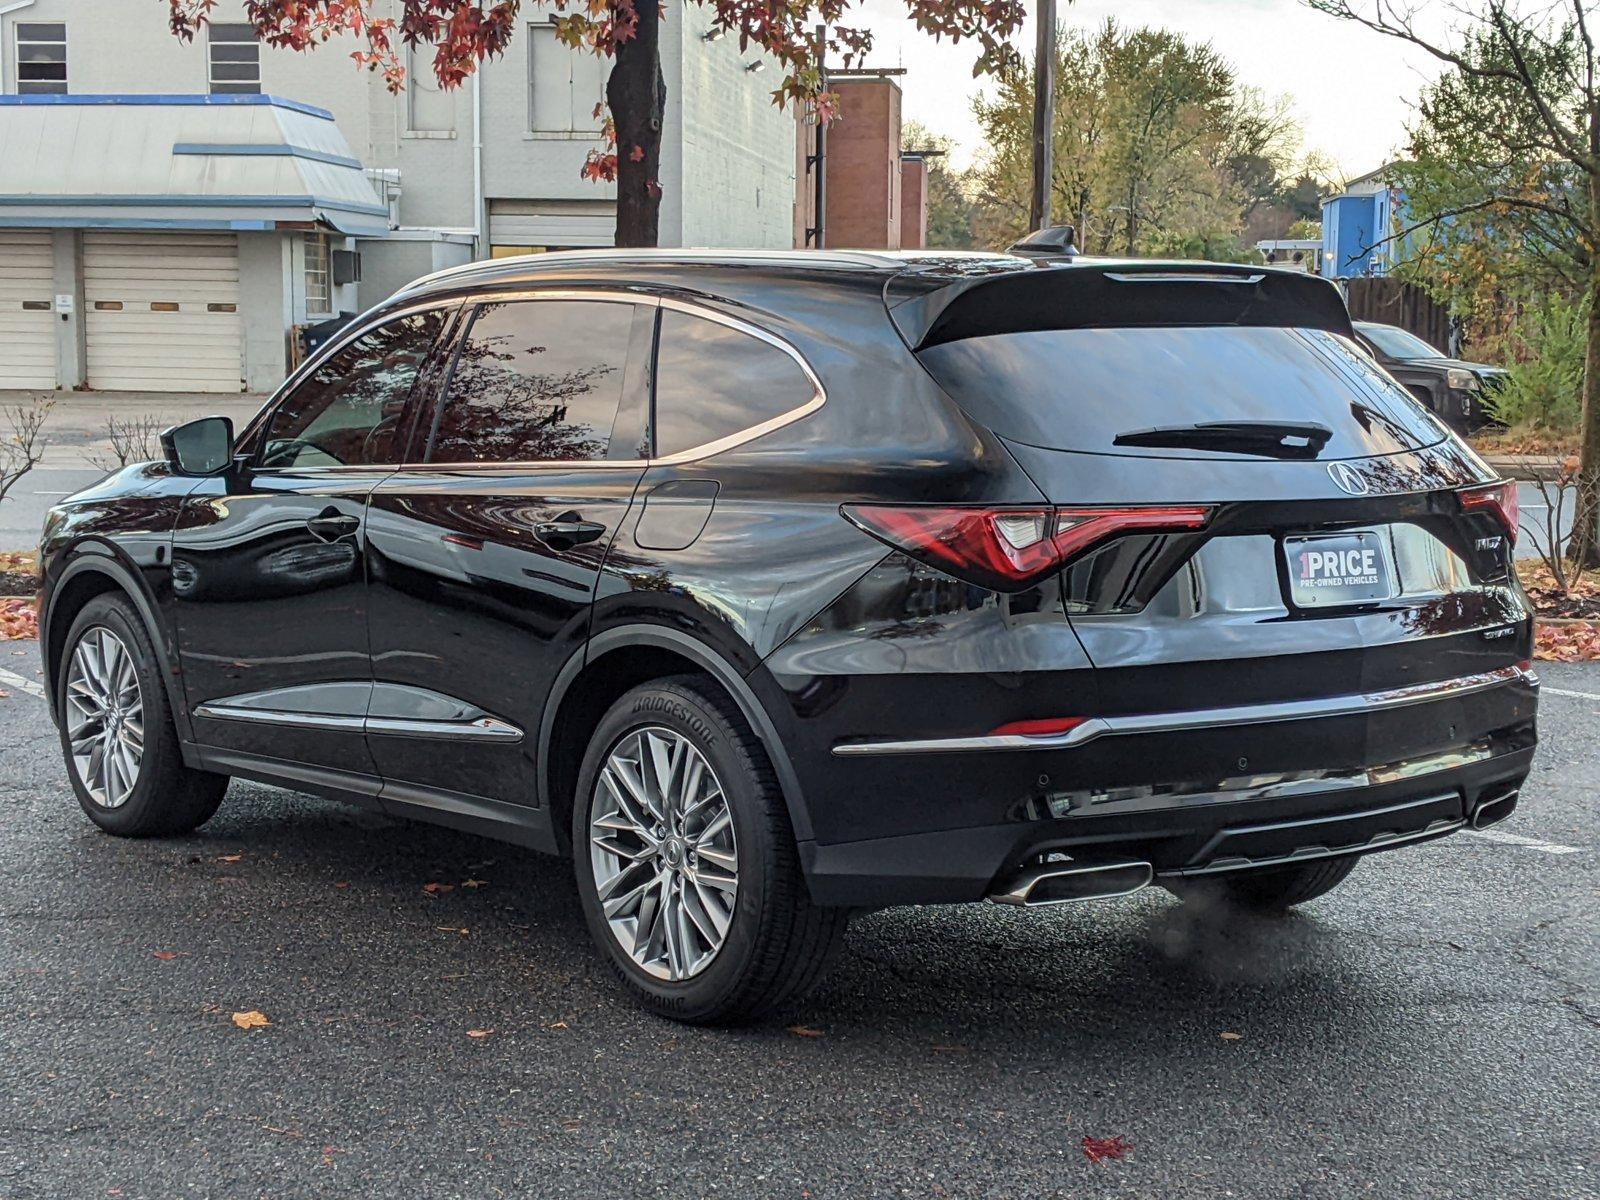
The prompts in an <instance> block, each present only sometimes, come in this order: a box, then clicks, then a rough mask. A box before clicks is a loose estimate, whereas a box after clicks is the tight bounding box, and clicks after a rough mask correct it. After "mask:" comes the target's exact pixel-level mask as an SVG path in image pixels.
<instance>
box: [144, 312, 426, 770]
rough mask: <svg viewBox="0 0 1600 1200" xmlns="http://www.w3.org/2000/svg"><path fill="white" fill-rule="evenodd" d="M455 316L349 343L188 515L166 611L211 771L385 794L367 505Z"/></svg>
mask: <svg viewBox="0 0 1600 1200" xmlns="http://www.w3.org/2000/svg"><path fill="white" fill-rule="evenodd" d="M451 313H452V310H451V309H446V308H424V309H419V310H416V311H413V312H410V313H407V314H404V315H401V316H398V317H393V318H390V319H388V320H386V321H383V322H382V323H379V324H376V325H373V326H370V327H368V328H367V329H365V330H363V331H361V332H359V333H358V334H356V335H355V336H354V337H352V338H350V339H349V340H348V341H346V342H345V343H344V344H343V345H342V346H341V347H340V348H339V349H337V350H335V351H334V353H333V354H331V355H330V356H328V357H327V358H325V359H323V360H322V362H321V363H320V365H318V366H317V367H315V368H314V369H312V370H311V371H310V372H309V373H308V374H307V375H306V376H304V377H303V378H302V379H300V380H298V381H297V382H296V383H294V384H293V385H292V386H291V387H290V388H289V389H288V390H287V391H286V392H285V394H284V395H283V396H282V397H281V398H280V399H279V400H278V401H276V402H275V405H274V406H273V407H272V409H271V410H270V411H269V412H267V413H265V414H263V416H262V417H261V418H258V420H257V421H256V423H255V425H254V426H253V427H252V429H251V430H250V431H249V432H248V433H247V434H246V437H245V439H244V443H243V445H242V447H241V449H242V451H243V450H244V449H245V448H246V447H247V448H248V454H249V457H248V459H242V460H241V462H240V464H239V465H238V466H237V467H236V468H235V469H234V470H232V471H230V472H229V473H228V474H226V475H222V476H218V477H216V478H212V479H206V480H203V481H202V482H201V483H200V485H199V486H198V487H196V488H195V489H194V491H193V492H191V493H190V495H189V497H188V498H187V499H186V500H185V501H184V505H183V508H182V510H181V512H180V514H179V518H178V522H177V528H176V532H175V534H174V538H173V548H172V590H173V608H172V611H173V619H174V622H175V624H176V628H177V634H178V648H179V661H180V664H181V668H182V670H181V675H182V679H183V685H184V690H185V695H186V697H187V700H188V703H189V708H190V711H191V715H192V717H193V722H194V734H195V740H196V741H197V742H199V743H200V744H201V745H202V746H203V747H205V751H204V754H205V757H206V758H207V761H208V762H209V763H210V764H211V765H213V766H215V767H216V768H217V769H232V770H236V771H238V772H239V773H246V774H247V773H248V772H249V769H250V766H251V764H252V762H253V761H258V760H262V759H269V760H273V762H272V766H273V767H274V769H276V770H278V771H279V772H280V773H284V774H290V775H299V776H301V777H302V778H303V779H304V781H305V783H306V784H307V785H308V786H313V787H314V786H316V785H318V784H319V783H321V784H326V785H328V786H334V787H340V786H343V787H350V788H353V789H355V790H357V791H363V790H364V791H368V792H372V793H374V794H375V793H376V791H377V786H376V778H375V775H376V773H375V771H374V768H373V764H372V760H371V758H370V756H369V755H368V754H367V751H366V741H365V737H364V721H365V717H366V709H367V705H368V701H369V697H370V693H371V689H372V668H371V660H370V656H369V653H368V646H367V604H366V577H365V574H366V566H365V553H364V552H365V547H366V543H367V529H366V504H367V497H368V494H369V493H370V492H371V491H372V489H373V487H374V486H375V485H376V484H377V483H378V482H379V481H380V480H382V479H384V478H386V477H387V476H388V475H390V474H391V473H392V472H393V471H394V470H395V468H396V466H397V465H398V464H399V462H400V461H401V459H402V458H403V456H404V449H405V444H406V442H407V439H408V437H409V435H410V432H411V424H412V422H413V420H414V417H415V407H414V405H415V404H419V403H421V399H422V397H421V394H420V393H421V391H422V390H423V389H421V388H419V387H417V386H416V384H417V379H418V376H419V373H420V372H421V369H422V366H423V364H424V363H425V361H426V360H427V358H428V355H429V353H430V352H431V350H432V348H433V346H434V344H435V342H436V341H437V340H438V339H439V337H440V335H441V334H442V332H443V329H444V327H445V325H446V324H447V323H448V320H449V318H450V316H451ZM414 393H415V396H414ZM289 764H294V765H293V766H290V765H289Z"/></svg>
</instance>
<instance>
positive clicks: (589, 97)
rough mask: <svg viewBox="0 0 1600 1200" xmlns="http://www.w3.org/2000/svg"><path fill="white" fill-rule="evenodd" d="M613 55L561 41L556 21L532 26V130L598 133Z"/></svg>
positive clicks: (530, 79) (529, 118) (530, 109)
mask: <svg viewBox="0 0 1600 1200" xmlns="http://www.w3.org/2000/svg"><path fill="white" fill-rule="evenodd" d="M611 62H612V60H611V59H609V58H601V57H599V56H597V55H594V54H589V53H586V52H584V51H580V50H573V49H571V48H569V47H567V46H563V45H562V44H561V42H560V41H559V40H557V38H556V31H555V27H554V26H553V25H550V24H547V23H543V22H536V23H534V24H531V25H529V26H528V128H529V129H530V130H532V131H533V132H534V133H599V132H600V126H601V120H602V118H600V117H598V116H596V115H595V107H596V105H599V104H602V103H604V101H605V98H606V73H607V72H608V71H609V70H610V68H611Z"/></svg>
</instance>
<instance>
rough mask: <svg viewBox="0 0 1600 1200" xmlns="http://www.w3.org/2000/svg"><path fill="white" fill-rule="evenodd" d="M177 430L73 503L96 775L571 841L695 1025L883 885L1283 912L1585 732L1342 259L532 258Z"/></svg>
mask: <svg viewBox="0 0 1600 1200" xmlns="http://www.w3.org/2000/svg"><path fill="white" fill-rule="evenodd" d="M164 440H165V446H166V451H167V460H166V461H165V462H160V463H151V464H146V465H142V466H134V467H129V468H127V469H125V470H123V471H120V472H118V473H117V474H115V475H112V476H111V477H109V478H107V479H106V480H104V481H103V482H101V483H99V484H97V485H96V486H94V487H92V488H90V489H89V490H87V491H85V492H82V493H80V494H78V495H76V496H74V497H72V498H71V499H70V500H67V501H65V502H64V503H62V504H61V505H60V506H59V507H58V508H56V509H55V510H53V511H52V513H51V515H50V517H49V521H48V524H47V527H46V529H45V534H44V553H43V562H44V569H45V574H46V590H45V596H44V603H43V641H44V646H45V655H46V666H47V675H48V679H49V685H50V689H51V694H52V696H53V706H54V710H55V713H56V717H57V720H58V722H59V725H60V728H61V741H62V746H63V748H64V750H65V753H66V758H67V766H68V774H69V777H70V779H71V781H72V786H73V788H74V790H75V791H76V793H77V796H78V799H79V801H80V802H81V804H82V805H83V808H84V809H85V811H86V812H87V813H88V814H89V816H90V817H91V818H92V819H93V820H94V821H95V822H96V823H97V824H98V825H100V826H101V827H102V828H104V829H106V830H108V831H110V832H113V833H118V834H124V835H132V836H139V835H154V834H176V833H182V832H185V831H188V830H191V829H193V828H195V827H196V826H198V825H199V824H200V823H201V822H203V821H205V820H206V819H207V817H209V816H210V815H211V813H212V812H213V811H215V809H216V807H217V805H218V803H219V802H220V800H221V799H222V795H223V791H224V789H225V788H226V786H227V780H228V778H229V777H230V776H241V777H246V778H251V779H257V780H264V781H268V782H271V783H275V784H282V785H285V786H288V787H293V788H299V789H302V790H309V791H314V792H319V793H322V794H324V795H328V796H333V797H337V798H339V799H341V800H346V801H351V802H354V803H357V804H364V805H369V806H372V807H374V808H377V809H380V810H382V811H383V812H386V813H392V814H396V815H401V816H407V817H416V818H420V819H423V820H427V821H433V822H437V823H439V824H442V825H448V826H451V827H454V828H457V829H464V830H470V831H473V832H475V833H480V834H487V835H489V836H491V837H497V838H502V839H505V840H507V841H511V842H516V843H519V844H521V845H525V846H530V847H534V848H537V849H540V850H545V851H550V852H552V853H558V854H570V855H571V856H572V858H573V859H574V860H575V867H576V874H577V883H578V888H579V891H580V893H581V895H582V901H583V907H584V910H585V912H586V913H587V916H588V921H589V925H590V927H591V930H592V932H593V934H594V937H595V940H596V941H597V943H598V944H599V946H600V947H601V948H602V951H603V952H604V954H605V956H606V957H607V958H608V959H609V961H610V962H611V963H612V964H613V966H614V967H615V968H616V970H617V973H618V974H619V976H620V977H621V979H622V980H623V981H624V982H625V983H626V984H627V986H628V987H629V988H630V989H631V990H632V991H633V992H634V993H635V994H636V995H637V996H639V997H640V998H642V999H643V1000H644V1001H645V1002H646V1003H647V1004H649V1005H650V1006H651V1007H653V1008H654V1009H656V1010H657V1011H659V1012H662V1013H665V1014H667V1015H670V1016H674V1017H677V1018H680V1019H684V1020H691V1021H712V1020H726V1019H732V1018H736V1017H741V1016H748V1015H750V1014H753V1013H757V1012H760V1011H763V1010H766V1009H770V1008H771V1007H773V1006H775V1005H778V1004H781V1003H783V1002H785V1001H787V1000H790V999H792V998H794V997H796V996H797V995H799V994H800V993H801V992H802V991H803V990H804V989H805V988H806V987H807V986H809V985H810V984H811V983H812V982H813V981H814V980H815V979H816V978H817V977H818V975H819V974H820V972H821V970H822V969H823V966H824V964H825V963H826V962H827V960H828V958H829V955H830V952H831V951H833V950H834V949H835V948H836V947H837V946H838V945H839V943H840V940H841V937H842V935H843V933H844V929H845V923H846V917H847V914H848V913H849V912H850V911H851V910H854V909H862V908H875V907H879V906H884V905H893V904H908V903H928V902H955V901H970V900H980V899H983V898H985V897H987V898H988V899H990V900H993V901H998V902H1001V903H1005V904H1018V905H1031V904H1049V903H1057V902H1063V901H1071V900H1083V899H1089V898H1093V897H1100V896H1110V895H1120V894H1123V893H1126V892H1131V891H1134V890H1136V889H1138V888H1141V887H1143V886H1145V885H1146V884H1149V883H1151V882H1157V883H1160V884H1162V885H1163V886H1165V887H1167V888H1169V889H1171V890H1172V891H1173V892H1175V893H1176V894H1177V895H1178V896H1180V897H1182V898H1184V899H1194V898H1198V899H1201V900H1203V901H1204V902H1206V903H1208V904H1212V903H1222V902H1226V903H1227V904H1230V905H1234V906H1241V907H1248V908H1255V909H1278V908H1282V907H1285V906H1287V905H1290V904H1294V903H1297V902H1299V901H1302V900H1306V899H1309V898H1310V897H1313V896H1317V895H1320V894H1321V893H1323V892H1326V891H1327V890H1328V889H1329V888H1331V887H1333V886H1334V885H1335V884H1336V883H1338V882H1339V881H1340V880H1342V879H1343V878H1344V877H1345V876H1346V875H1347V874H1349V872H1350V870H1351V868H1352V867H1353V866H1354V865H1355V863H1356V860H1357V858H1358V856H1360V855H1362V854H1366V853H1370V852H1372V851H1376V850H1385V849H1388V848H1390V847H1394V846H1399V845H1402V844H1408V843H1414V842H1420V841H1424V840H1426V839H1429V838H1435V837H1439V836H1441V835H1444V834H1448V833H1450V832H1452V831H1454V830H1458V829H1461V828H1462V827H1463V826H1466V825H1486V824H1488V823H1490V822H1492V821H1497V820H1500V819H1501V818H1503V817H1505V816H1506V815H1507V814H1508V813H1509V812H1510V811H1511V809H1512V807H1513V805H1514V804H1515V803H1516V797H1517V790H1518V787H1519V785H1520V784H1521V782H1522V780H1523V778H1524V776H1525V775H1526V773H1527V771H1528V765H1529V760H1530V758H1531V757H1532V754H1533V749H1534V740H1535V738H1534V709H1535V701H1536V694H1537V693H1536V688H1537V682H1536V679H1535V677H1534V675H1533V674H1532V672H1531V671H1530V669H1529V662H1528V658H1529V653H1530V637H1531V629H1530V617H1529V611H1528V608H1527V606H1526V603H1525V600H1524V597H1523V595H1522V593H1521V591H1520V590H1519V588H1518V585H1517V582H1516V579H1515V576H1514V575H1513V574H1512V572H1511V570H1510V566H1511V541H1512V537H1513V533H1514V530H1515V528H1516V519H1515V515H1514V511H1513V510H1512V504H1513V502H1514V496H1515V492H1514V491H1513V490H1512V489H1511V488H1510V487H1508V486H1507V485H1506V484H1504V483H1501V482H1499V481H1497V480H1496V479H1495V478H1494V476H1493V475H1492V474H1491V472H1490V471H1489V470H1487V469H1486V468H1485V467H1484V465H1483V463H1482V462H1480V461H1479V460H1478V459H1477V458H1476V457H1474V455H1473V454H1472V453H1471V451H1469V450H1468V449H1467V448H1466V447H1465V446H1463V445H1462V444H1461V443H1460V442H1459V441H1457V440H1456V439H1455V438H1454V437H1453V436H1452V435H1451V434H1450V432H1449V431H1448V430H1447V429H1445V428H1444V427H1443V426H1442V425H1440V423H1439V422H1438V421H1437V420H1436V419H1435V418H1434V417H1433V416H1431V415H1430V414H1428V413H1426V412H1424V411H1423V410H1422V409H1421V408H1420V407H1419V406H1418V405H1417V404H1416V402H1415V401H1414V400H1413V399H1412V398H1411V396H1410V395H1409V394H1408V393H1407V392H1406V391H1405V389H1404V388H1402V387H1400V386H1399V385H1397V384H1396V383H1395V381H1394V380H1393V379H1391V378H1390V377H1389V376H1388V375H1386V374H1384V373H1383V371H1382V370H1381V369H1379V368H1378V367H1377V366H1376V365H1375V364H1374V362H1373V361H1372V359H1371V358H1369V357H1368V356H1367V355H1366V354H1364V353H1363V352H1362V351H1361V350H1360V349H1359V348H1358V347H1357V345H1356V343H1355V342H1354V341H1353V340H1352V331H1351V327H1350V320H1349V317H1348V315H1347V314H1346V311H1345V309H1344V306H1343V303H1342V301H1341V300H1340V297H1339V294H1338V293H1337V292H1336V291H1335V290H1334V289H1333V287H1332V286H1330V285H1329V284H1326V283H1324V282H1322V281H1320V280H1317V279H1314V278H1312V277H1309V276H1307V275H1304V274H1301V273H1299V272H1278V271H1272V270H1262V269H1260V268H1254V267H1252V268H1238V267H1232V266H1225V265H1221V266H1212V265H1204V264H1193V263H1182V264H1172V263H1168V264H1162V263H1150V262H1127V263H1122V262H1114V263H1113V262H1103V261H1101V262H1095V261H1090V260H1085V259H1078V260H1076V261H1074V262H1071V263H1069V264H1062V265H1035V264H1033V263H1030V262H1028V261H1027V260H1023V259H1017V258H1007V257H998V256H928V257H900V256H893V255H883V254H866V253H860V254H847V253H827V254H802V253H774V254H755V253H752V254H720V255H713V254H690V253H678V254H650V253H625V252H617V253H579V254H554V255H549V256H545V257H541V258H539V259H521V260H504V261H498V262H492V263H480V264H475V265H472V266H468V267H463V268H459V269H456V270H452V271H447V272H444V273H442V274H437V275H433V276H430V277H428V278H426V279H423V280H420V281H418V282H417V283H415V284H413V285H411V286H410V287H408V288H406V289H405V290H404V291H402V292H401V293H399V294H398V295H396V296H395V297H393V298H392V299H391V300H389V301H388V302H387V303H385V304H383V305H381V306H379V307H378V308H377V309H375V310H374V311H372V312H370V313H368V314H366V315H365V316H364V317H362V318H361V319H360V320H358V321H356V322H354V323H352V325H351V326H350V327H349V328H348V329H347V330H345V331H344V332H343V333H342V334H341V335H340V336H339V337H337V338H336V339H335V340H334V341H333V342H332V343H330V344H329V345H328V346H327V347H325V348H324V349H323V350H322V352H321V353H319V354H318V355H317V357H315V358H314V359H313V360H312V361H310V362H309V363H307V364H306V366H305V367H303V368H302V369H301V370H300V371H298V372H297V373H296V374H295V375H294V376H293V377H292V378H291V379H290V380H289V381H288V382H287V383H286V384H285V385H284V386H283V388H282V389H281V390H280V391H279V393H278V394H277V395H276V396H275V397H274V398H273V400H272V401H271V402H270V403H269V404H268V405H267V406H266V407H265V408H264V409H263V410H262V411H261V413H260V414H259V415H258V416H257V417H256V418H255V419H254V420H253V421H252V422H251V423H250V424H249V426H248V427H247V428H245V429H244V430H243V431H242V432H241V433H239V434H238V436H237V437H236V436H234V431H233V430H232V429H231V428H230V427H229V425H228V422H227V421H225V420H223V419H221V418H208V419H205V420H201V421H197V422H193V423H191V424H189V425H185V426H182V427H179V428H177V429H174V430H171V431H169V432H168V434H166V435H165V438H164Z"/></svg>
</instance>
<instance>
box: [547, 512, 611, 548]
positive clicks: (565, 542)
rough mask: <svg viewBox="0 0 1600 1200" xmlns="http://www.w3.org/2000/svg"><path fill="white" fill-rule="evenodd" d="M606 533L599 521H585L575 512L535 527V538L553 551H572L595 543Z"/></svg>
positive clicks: (566, 513)
mask: <svg viewBox="0 0 1600 1200" xmlns="http://www.w3.org/2000/svg"><path fill="white" fill-rule="evenodd" d="M605 531H606V527H605V526H604V525H602V524H600V523H599V522H598V521H585V520H582V519H581V518H580V517H579V516H578V514H577V513H575V512H564V513H562V514H561V515H560V516H558V517H557V518H556V519H555V520H553V521H540V522H539V523H538V524H537V525H535V526H534V527H533V536H534V537H536V538H538V539H539V540H540V541H541V542H543V543H544V544H545V545H547V546H549V547H550V548H551V549H552V550H570V549H572V547H574V546H577V545H581V544H582V543H584V542H592V541H594V540H595V539H596V538H597V537H599V536H600V535H601V534H602V533H604V532H605Z"/></svg>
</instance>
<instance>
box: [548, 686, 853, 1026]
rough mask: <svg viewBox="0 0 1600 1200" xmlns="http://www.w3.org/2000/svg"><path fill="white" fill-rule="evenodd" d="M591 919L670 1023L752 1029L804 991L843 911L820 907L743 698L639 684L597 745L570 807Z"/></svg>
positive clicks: (604, 944) (835, 940)
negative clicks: (739, 1024)
mask: <svg viewBox="0 0 1600 1200" xmlns="http://www.w3.org/2000/svg"><path fill="white" fill-rule="evenodd" d="M572 844H573V859H574V862H575V866H576V871H577V877H578V892H579V895H580V897H581V898H582V901H583V909H584V916H585V918H586V920H587V921H588V924H589V931H590V933H591V934H592V935H593V937H594V939H595V941H596V943H597V944H598V945H599V947H600V950H601V952H602V953H603V954H604V955H605V957H606V959H607V961H608V962H610V964H611V965H612V967H613V968H614V969H615V971H616V973H617V975H618V977H619V978H620V979H621V980H622V982H623V984H624V986H626V987H627V989H628V990H629V991H630V992H632V993H633V995H634V996H635V997H636V998H637V999H639V1000H640V1001H641V1002H642V1003H643V1004H644V1005H645V1006H646V1007H648V1008H650V1009H651V1010H653V1011H655V1012H657V1013H659V1014H660V1015H662V1016H666V1017H671V1018H673V1019H675V1020H679V1021H689V1022H695V1023H706V1024H708V1023H713V1022H730V1021H738V1020H746V1019H749V1018H752V1017H755V1016H758V1015H760V1014H762V1013H765V1012H768V1011H771V1010H772V1009H774V1008H777V1007H779V1006H780V1005H782V1004H785V1003H788V1002H790V1001H792V1000H794V999H796V998H798V997H799V996H800V995H802V994H804V993H805V992H806V991H807V990H808V989H809V988H810V987H811V986H812V985H813V984H815V983H816V981H817V980H818V979H820V978H821V976H822V974H823V972H824V970H825V969H826V967H827V964H828V962H829V961H830V960H831V958H832V956H833V954H834V952H835V951H836V950H837V949H838V946H839V944H840V942H841V941H842V939H843V936H844V931H845V923H846V913H845V911H844V910H842V909H828V908H819V907H817V906H816V905H814V904H812V903H811V898H810V896H809V895H808V894H807V891H806V885H805V879H804V877H803V876H802V874H801V870H800V862H799V857H798V854H797V852H796V849H795V842H794V832H793V830H792V828H791V827H790V824H789V817H788V810H787V809H786V807H785V805H784V800H783V796H782V793H781V792H780V791H779V788H778V783H777V779H776V778H775V777H774V775H773V772H772V767H771V764H770V763H769V762H768V761H767V758H766V754H765V753H764V751H763V750H762V748H761V745H760V743H759V742H758V741H757V740H756V738H755V735H754V734H753V733H752V732H751V731H750V729H749V727H748V726H747V725H746V724H745V722H744V719H743V717H742V716H741V715H740V714H739V712H738V710H737V709H736V708H735V707H734V706H733V704H732V703H731V702H730V701H729V700H728V699H727V698H726V697H725V696H724V695H723V694H722V693H721V692H720V691H719V690H718V689H716V688H715V687H713V686H711V685H710V684H708V683H706V682H704V681H702V680H700V679H698V678H696V677H694V676H679V677H674V678H670V679H662V680H656V681H653V682H651V683H647V684H643V685H641V686H639V687H636V688H634V689H633V690H632V691H630V692H628V693H627V694H626V695H624V696H623V697H622V698H621V699H620V700H618V701H617V703H616V704H615V705H613V706H612V708H611V710H610V711H609V712H607V713H606V715H605V716H604V717H603V718H601V720H600V723H599V725H598V726H596V728H595V731H594V734H593V736H592V738H591V739H590V743H589V749H588V752H587V754H585V756H584V761H583V767H582V770H581V771H580V773H579V778H578V792H577V798H576V802H575V803H574V805H573V829H572Z"/></svg>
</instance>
